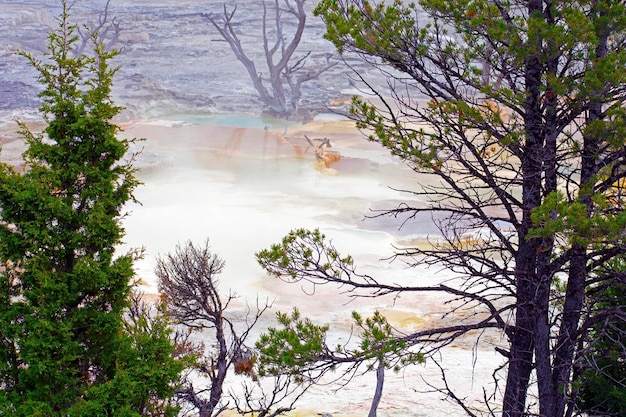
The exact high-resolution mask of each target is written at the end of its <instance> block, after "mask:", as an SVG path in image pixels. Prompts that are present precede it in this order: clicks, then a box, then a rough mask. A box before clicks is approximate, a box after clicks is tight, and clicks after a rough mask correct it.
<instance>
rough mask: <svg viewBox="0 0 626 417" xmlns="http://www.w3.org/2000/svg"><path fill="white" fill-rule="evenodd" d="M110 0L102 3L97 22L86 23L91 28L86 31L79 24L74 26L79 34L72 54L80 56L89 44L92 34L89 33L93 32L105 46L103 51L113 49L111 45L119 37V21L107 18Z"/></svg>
mask: <svg viewBox="0 0 626 417" xmlns="http://www.w3.org/2000/svg"><path fill="white" fill-rule="evenodd" d="M110 3H111V0H107V2H106V4H105V5H104V10H102V12H100V14H99V15H98V23H97V24H90V25H88V26H89V28H91V29H90V30H89V31H86V30H85V29H84V28H81V27H80V26H77V27H76V30H77V32H78V35H79V36H80V43H77V45H76V47H75V48H74V50H73V51H72V52H73V54H74V56H80V55H82V54H83V52H84V51H85V47H86V46H87V45H88V44H89V42H90V41H91V39H92V35H91V34H90V33H95V34H97V36H98V39H99V40H100V41H101V42H102V43H103V45H104V46H105V51H106V52H108V51H110V50H111V49H113V45H115V43H116V42H117V41H118V39H119V37H120V32H121V29H120V22H119V21H118V20H117V19H116V18H115V17H113V18H109V4H110Z"/></svg>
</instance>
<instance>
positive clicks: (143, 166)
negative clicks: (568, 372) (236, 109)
mask: <svg viewBox="0 0 626 417" xmlns="http://www.w3.org/2000/svg"><path fill="white" fill-rule="evenodd" d="M224 117H225V118H224V119H222V120H228V118H232V117H234V116H232V115H229V116H228V117H226V116H224ZM193 120H194V121H196V122H197V121H200V120H199V119H197V118H196V119H193ZM212 121H214V120H210V121H209V122H212ZM205 123H206V120H205ZM249 125H250V124H249ZM249 125H248V126H249ZM251 125H252V126H254V127H233V126H224V125H216V124H193V123H189V122H188V121H182V118H181V117H177V121H171V120H169V121H151V122H136V123H134V124H133V125H130V126H128V127H126V129H125V135H126V136H128V137H145V138H147V139H146V140H145V141H143V142H141V143H140V144H139V147H140V148H142V149H143V150H142V153H141V155H139V156H138V157H137V162H136V165H137V167H138V168H139V169H140V171H139V173H138V176H139V178H140V179H141V180H142V181H143V183H144V184H143V185H142V186H140V187H139V188H138V190H137V192H136V197H137V199H138V200H139V201H140V202H141V205H137V204H131V205H129V207H128V210H129V216H128V217H127V218H125V220H124V225H125V228H126V239H125V242H126V244H125V246H124V249H128V248H136V247H144V248H145V257H144V259H142V260H140V261H139V262H138V263H137V265H136V269H137V274H138V277H139V278H141V280H142V282H143V290H144V291H146V292H147V293H149V294H150V293H156V291H157V288H156V282H155V276H154V266H155V264H156V257H157V256H158V255H159V254H161V255H164V254H166V253H168V252H171V251H173V250H174V248H175V246H176V244H177V243H184V242H186V241H187V240H191V241H193V242H195V243H202V242H203V241H204V240H205V239H207V238H208V239H209V240H210V244H211V247H212V250H213V251H214V253H216V254H218V255H219V256H220V257H222V258H223V259H224V260H225V262H226V267H225V270H224V272H223V274H222V275H221V278H220V288H221V290H222V293H223V294H224V295H225V296H226V295H227V294H228V291H229V290H232V291H233V292H235V293H237V294H238V295H239V298H238V299H237V300H236V301H235V302H234V303H233V313H234V314H245V313H244V312H245V310H246V308H247V307H249V306H251V307H254V306H255V305H256V302H257V299H259V300H261V301H264V300H265V299H268V300H270V301H271V302H273V308H272V310H270V311H269V312H268V313H266V316H265V317H264V319H263V321H262V322H261V323H260V324H259V327H258V329H257V331H259V332H260V331H263V330H264V328H266V327H267V326H268V325H275V322H274V314H275V312H276V311H284V312H287V311H290V310H291V308H292V307H294V306H296V307H298V308H299V309H300V310H301V311H302V312H303V313H304V314H305V315H307V316H309V317H311V318H312V319H313V320H314V321H315V322H316V323H318V324H329V325H330V326H331V337H333V340H336V341H338V342H345V341H347V340H349V339H350V338H351V337H352V339H354V340H355V337H354V335H351V333H352V328H351V320H350V313H351V311H353V310H357V311H359V312H360V313H361V314H363V315H366V316H367V315H368V314H372V313H373V311H374V310H380V311H381V312H382V313H383V314H385V315H387V316H388V317H389V320H390V322H391V323H392V324H393V325H394V326H396V327H398V328H399V329H400V330H404V331H410V330H415V329H417V328H419V327H420V326H425V325H428V322H429V320H431V319H439V317H440V316H441V314H442V313H443V312H445V311H446V309H447V308H449V307H447V306H446V305H444V304H443V302H442V299H440V298H438V297H437V296H426V295H406V294H401V295H400V296H399V297H396V298H392V297H381V298H373V299H372V298H365V299H355V300H352V299H351V298H350V297H349V296H348V295H347V294H345V293H343V291H342V290H341V289H338V288H332V287H329V286H324V287H317V288H313V287H310V286H306V285H304V286H303V285H300V284H287V283H285V282H283V281H281V280H279V279H277V278H272V277H268V276H267V275H266V274H265V272H264V271H263V270H262V269H261V267H260V266H258V265H257V263H256V261H255V257H254V254H255V253H256V252H258V251H260V250H262V249H265V248H269V246H270V245H271V244H272V243H277V242H279V241H280V239H281V238H282V237H283V236H284V235H286V234H287V233H288V232H289V231H290V230H292V229H294V228H300V227H304V228H309V229H313V228H316V227H317V228H319V229H320V230H321V231H322V232H323V233H324V234H325V235H326V236H327V237H329V238H330V239H332V242H333V244H334V245H335V246H336V247H337V248H338V249H339V251H340V252H341V253H342V254H344V255H345V254H351V255H352V256H353V257H354V258H355V263H356V265H357V266H358V268H359V269H358V270H359V272H362V273H368V274H370V275H372V276H373V277H375V278H377V279H381V280H383V281H385V280H386V281H390V282H401V283H406V284H413V285H416V284H417V285H428V284H432V283H434V282H435V280H437V281H439V280H442V279H445V278H446V277H450V276H451V275H450V274H449V273H446V272H444V271H440V270H439V269H427V268H424V267H418V268H407V267H406V266H405V265H403V264H402V263H401V262H393V263H392V262H390V261H389V260H387V259H384V258H388V257H389V256H391V255H392V254H393V248H392V245H393V244H398V243H399V242H402V241H406V240H415V239H420V240H423V239H424V238H425V237H426V236H434V235H435V234H436V233H437V230H436V228H435V227H434V225H433V222H432V219H430V218H423V219H418V220H416V221H412V222H409V223H407V224H406V225H405V227H404V228H401V229H400V228H399V227H400V224H401V223H402V220H403V219H394V218H389V217H378V218H372V219H370V218H367V217H368V216H371V215H372V214H374V212H373V211H372V210H380V209H383V208H392V207H395V206H396V205H398V204H399V203H400V202H403V201H404V202H409V203H412V204H414V205H417V204H420V202H419V201H415V200H414V197H412V196H411V195H408V194H406V193H402V192H399V191H395V190H393V189H392V188H390V187H393V188H397V189H411V188H412V187H413V186H414V184H415V182H416V181H425V180H426V179H425V178H420V177H418V176H416V175H415V174H414V173H413V172H412V171H411V170H410V169H408V168H407V167H406V166H404V165H403V164H401V163H400V161H398V160H396V159H394V158H392V157H391V156H389V155H388V153H387V152H386V151H385V150H384V149H382V148H381V147H380V146H379V145H377V144H373V143H368V142H367V141H366V140H365V139H364V138H363V137H362V135H361V134H360V133H358V132H357V131H356V130H354V129H353V128H350V125H349V124H348V122H328V123H326V122H317V123H313V124H311V125H306V126H291V127H289V128H287V129H285V128H284V127H283V128H280V129H278V130H276V128H273V127H267V128H264V127H256V126H255V125H254V123H252V124H251ZM264 126H267V125H264ZM332 131H334V133H332ZM305 134H306V135H307V136H308V137H309V138H311V139H313V140H315V139H319V138H322V137H329V138H330V139H331V143H332V148H330V149H329V151H333V152H337V153H339V154H340V155H341V158H340V160H339V161H338V162H336V163H335V164H333V165H330V166H329V167H326V166H324V164H322V163H321V162H320V161H318V160H316V157H315V152H314V148H313V147H311V146H310V145H309V144H308V142H307V141H306V140H305V139H304V135H305ZM138 149H139V148H138ZM412 199H413V200H414V201H411V200H412ZM307 294H308V295H307ZM237 311H239V312H240V313H237ZM242 317H243V316H242ZM449 355H450V356H449V358H448V359H447V360H446V361H447V363H448V364H455V365H454V366H458V367H463V369H465V371H464V372H465V373H466V375H464V376H463V377H462V378H463V379H462V382H460V384H461V386H463V387H464V392H471V391H472V385H471V381H472V380H473V379H474V378H475V377H477V376H476V372H474V371H472V369H471V367H472V364H473V359H472V355H473V354H472V342H471V341H469V344H468V345H467V346H465V347H464V348H460V347H459V348H456V349H453V350H452V351H451V353H450V354H449ZM485 355H488V356H486V357H487V358H489V360H493V359H494V357H493V355H491V354H485ZM482 358H483V359H484V358H485V356H484V355H483V357H482ZM485 369H487V370H488V367H487V368H485ZM478 373H479V374H480V371H478ZM427 375H430V376H429V378H430V380H431V381H435V382H436V381H437V380H438V375H437V370H436V369H435V368H434V367H432V368H431V367H429V365H428V364H427V365H426V366H423V365H417V366H412V367H409V368H407V369H406V370H404V371H402V372H401V373H400V374H394V372H393V371H388V372H387V379H386V388H385V394H384V396H383V401H382V403H381V406H380V412H379V415H381V416H447V415H459V414H458V412H459V410H458V409H456V408H454V407H452V406H450V405H446V406H444V407H443V408H442V407H441V404H442V403H441V401H440V399H439V396H438V395H436V394H432V393H431V394H429V395H425V394H420V395H418V394H414V390H415V389H420V386H421V389H423V390H425V389H426V388H425V386H424V384H423V382H422V379H421V376H427ZM487 376H488V375H487ZM487 376H481V377H485V378H486V377H487ZM468 381H470V382H469V385H468ZM374 385H375V380H374V374H373V373H371V372H370V373H368V374H366V375H364V376H362V377H358V378H356V379H355V381H354V382H352V383H350V385H348V387H347V388H345V389H344V390H342V391H339V393H337V394H335V391H334V389H336V388H337V387H338V386H337V385H336V384H334V385H328V386H320V387H316V388H315V389H314V390H312V392H311V394H310V395H307V396H305V398H304V399H303V400H302V402H301V403H300V407H299V408H302V407H304V408H305V409H310V410H315V411H318V412H331V413H333V414H334V415H335V416H342V415H355V416H358V415H366V414H367V410H368V407H369V401H370V398H371V395H372V393H373V389H374ZM479 386H480V385H477V386H476V391H477V393H476V395H479V394H480V392H479V390H478V387H479ZM468 390H469V391H468ZM443 404H446V403H443Z"/></svg>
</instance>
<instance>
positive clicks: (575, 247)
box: [260, 0, 626, 417]
mask: <svg viewBox="0 0 626 417" xmlns="http://www.w3.org/2000/svg"><path fill="white" fill-rule="evenodd" d="M316 13H318V14H319V15H320V16H322V18H323V19H324V21H325V23H326V25H327V32H326V37H327V39H329V40H331V41H332V42H334V44H335V45H336V46H337V48H338V49H339V51H340V52H341V53H342V54H344V56H346V57H347V56H349V57H350V59H351V60H352V59H354V57H355V55H356V56H357V57H358V58H360V59H361V65H364V66H366V67H367V70H365V71H359V73H357V77H360V80H362V81H363V82H364V84H365V85H366V86H367V87H368V88H369V90H370V92H371V96H372V97H373V98H374V99H373V100H370V99H369V98H368V97H364V96H362V97H355V98H354V100H353V105H352V108H351V115H352V117H353V118H354V119H355V120H356V122H357V126H359V127H360V128H361V129H363V130H364V131H365V132H366V134H367V135H368V138H369V139H370V140H372V141H375V142H377V143H380V144H381V145H382V146H384V147H385V148H387V149H388V150H389V151H390V152H391V153H392V154H393V155H395V156H397V157H399V158H401V159H402V160H403V161H405V162H406V163H407V164H408V165H409V166H410V167H411V168H412V169H413V170H414V171H415V172H417V173H419V174H420V175H429V176H430V177H431V178H430V179H428V180H426V181H423V182H421V183H416V184H415V188H414V189H411V190H406V191H407V192H409V193H411V194H412V195H413V196H414V197H415V199H417V200H420V201H422V202H423V203H422V204H420V205H416V206H409V205H404V204H403V205H400V206H398V207H397V208H391V209H390V210H388V212H387V214H390V215H394V216H398V217H402V218H404V219H405V220H406V222H407V223H409V222H412V221H414V220H415V219H417V218H423V217H422V216H424V215H425V217H429V216H432V217H433V218H434V219H436V225H437V226H438V228H439V231H440V234H439V235H437V236H433V237H432V239H431V240H429V243H430V244H429V245H424V246H419V245H418V246H416V247H410V248H406V249H398V256H399V257H404V259H405V260H407V262H409V263H410V264H414V265H436V266H437V268H441V267H445V268H446V269H448V270H449V271H452V272H454V273H455V275H456V276H457V277H458V279H456V280H447V281H446V282H442V283H441V284H440V285H433V286H409V285H402V283H394V284H384V283H382V282H381V281H377V280H375V279H374V278H372V277H369V276H367V275H359V274H357V273H356V270H355V266H354V265H353V263H352V259H351V258H344V257H341V256H338V255H337V254H336V252H334V251H333V250H332V247H329V246H328V244H326V243H324V242H323V241H322V240H320V239H316V238H315V233H314V232H309V233H299V234H297V235H295V236H291V237H288V238H285V240H283V243H282V244H279V245H275V246H274V247H272V249H271V250H270V251H268V252H263V253H262V254H261V255H262V256H261V259H260V260H261V263H262V265H263V266H264V267H265V268H266V269H268V271H270V273H272V274H275V275H279V276H283V277H285V278H287V279H289V280H300V279H305V280H309V281H313V282H314V283H316V284H321V283H327V282H335V283H337V284H339V285H342V286H343V288H346V287H348V288H350V290H351V291H352V295H354V294H358V293H361V294H363V293H364V292H367V295H370V296H371V294H372V293H373V294H389V293H400V292H401V293H402V294H406V293H409V292H415V293H418V292H431V293H432V292H438V293H442V294H447V295H448V296H449V297H450V299H451V300H456V301H459V302H461V303H462V304H461V305H462V308H467V309H468V310H470V309H471V310H472V311H474V312H475V314H474V315H473V316H472V319H467V318H466V320H464V321H463V323H460V324H458V325H449V326H446V325H442V326H441V327H438V328H434V329H428V330H425V331H417V332H415V333H414V334H412V335H411V336H409V337H407V340H410V342H411V343H412V344H423V345H428V346H430V348H434V349H436V348H439V347H442V346H445V345H446V344H449V343H450V342H451V341H452V340H454V339H455V338H457V337H459V336H461V335H465V334H468V333H469V332H471V331H473V330H476V329H490V328H491V329H500V330H501V331H502V334H503V335H504V336H505V340H506V341H507V344H508V346H507V347H506V349H502V348H500V347H498V349H497V350H498V351H499V352H500V353H502V354H503V358H504V361H506V366H504V367H503V369H505V370H506V375H502V380H503V381H502V382H503V384H501V386H502V387H503V390H502V391H500V389H499V387H498V388H496V389H495V390H494V391H493V396H492V397H486V399H487V401H486V402H487V404H486V406H488V407H492V408H490V413H491V414H492V415H499V416H503V417H521V416H525V415H530V414H537V415H541V416H544V417H561V416H564V415H568V416H569V415H572V414H573V413H575V412H576V394H577V390H576V384H574V383H573V382H574V374H575V372H574V371H575V367H576V366H577V364H578V363H579V362H580V361H581V354H582V353H583V351H584V350H586V347H585V343H586V342H587V340H588V339H587V338H586V335H587V334H588V333H589V331H590V330H591V329H597V327H596V326H594V322H595V320H594V318H599V317H603V318H606V319H608V318H609V316H610V317H611V318H612V319H613V320H614V322H615V323H621V325H623V323H624V315H623V313H620V312H619V311H616V310H615V309H610V308H605V309H603V310H601V311H600V312H601V314H600V315H598V314H597V313H598V309H600V308H601V307H602V305H603V304H601V303H595V302H594V301H595V300H597V298H596V297H595V295H597V294H603V296H609V292H608V291H607V290H608V289H609V288H610V287H611V286H615V285H617V284H620V285H623V284H624V283H625V280H624V275H623V274H618V273H615V271H612V273H606V272H603V271H602V266H608V265H610V262H611V260H612V259H614V258H616V257H619V256H621V255H622V254H623V253H624V252H625V251H626V242H625V241H624V236H625V233H624V231H625V229H626V211H624V204H625V201H624V193H623V191H624V181H625V178H626V169H625V167H626V147H625V141H624V140H625V138H626V134H625V132H626V108H625V107H626V106H625V103H626V89H625V88H624V86H625V85H626V5H625V4H624V2H623V1H614V0H580V1H573V2H572V1H562V0H555V1H542V0H519V1H518V0H514V1H506V0H505V1H502V0H445V1H444V0H421V1H420V2H419V5H416V4H413V3H411V4H409V3H403V2H402V1H400V0H395V1H393V2H391V1H389V2H388V3H384V2H382V1H380V2H379V1H368V0H322V1H321V2H320V3H319V4H318V6H317V8H316ZM376 70H380V73H381V74H382V76H384V77H386V78H387V79H388V83H387V88H385V87H379V86H378V84H376V83H375V82H374V81H373V80H371V79H369V78H368V77H369V74H371V73H372V72H374V71H376ZM383 214H384V213H383ZM381 215H382V214H381ZM604 305H605V306H608V304H604ZM618 343H619V345H620V346H621V347H623V346H624V343H623V340H619V341H618ZM598 347H600V346H598ZM581 349H582V350H581ZM496 375H498V373H496ZM533 375H534V376H533ZM533 385H534V387H533V388H534V389H531V387H532V386H533ZM443 390H444V391H446V393H447V394H448V398H451V399H453V400H454V401H455V402H457V403H458V404H459V405H460V406H461V407H463V408H464V410H465V411H467V412H468V413H470V414H471V413H472V411H471V410H470V408H468V404H466V403H465V402H464V401H463V400H462V396H456V395H454V393H452V392H450V391H449V386H448V385H447V384H445V383H444V388H443ZM534 392H536V393H537V401H536V407H535V401H532V400H531V401H529V400H528V399H529V396H530V395H533V394H532V393H534ZM495 404H502V405H501V409H500V406H498V407H496V406H495ZM622 411H623V410H622ZM476 413H478V412H476Z"/></svg>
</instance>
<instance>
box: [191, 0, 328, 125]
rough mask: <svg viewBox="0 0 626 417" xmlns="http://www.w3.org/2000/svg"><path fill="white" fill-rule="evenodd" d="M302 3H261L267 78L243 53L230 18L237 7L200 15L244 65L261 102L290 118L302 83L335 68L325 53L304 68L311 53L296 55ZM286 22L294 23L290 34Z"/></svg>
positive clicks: (303, 16) (303, 15) (284, 0)
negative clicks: (316, 62)
mask: <svg viewBox="0 0 626 417" xmlns="http://www.w3.org/2000/svg"><path fill="white" fill-rule="evenodd" d="M268 3H269V4H270V5H268ZM304 3H305V0H282V1H281V0H273V2H272V1H266V0H263V2H262V4H263V17H262V19H263V20H262V28H263V29H262V34H261V39H262V43H263V45H262V47H263V54H264V57H265V67H266V68H265V69H266V71H267V73H266V75H264V73H263V71H262V70H259V69H258V68H257V63H255V61H254V60H253V59H251V58H250V54H249V53H246V51H245V49H244V46H243V44H242V42H241V39H240V38H239V35H238V33H237V31H236V30H235V22H234V21H233V19H234V17H235V13H236V11H237V7H236V6H235V7H233V9H232V10H228V8H227V6H226V4H224V11H223V13H222V14H221V15H216V14H210V13H204V14H203V16H204V17H205V18H206V19H207V20H208V21H209V22H210V23H211V24H212V25H213V26H214V27H215V29H216V30H217V31H218V32H219V34H220V35H221V36H222V38H223V39H224V40H225V41H226V42H228V44H229V45H230V48H231V50H232V51H233V54H234V55H235V57H236V58H237V59H238V60H239V61H240V62H241V63H242V64H243V65H244V67H245V68H246V70H247V72H248V75H249V76H250V79H251V80H252V83H253V85H254V88H255V89H256V91H257V92H258V94H259V96H260V98H261V101H262V102H263V103H264V104H265V105H266V106H267V107H269V108H270V109H271V110H272V111H273V112H274V113H275V114H277V115H279V116H281V117H289V116H292V115H293V114H294V113H295V111H296V109H297V106H298V103H299V101H300V98H301V97H302V84H304V83H305V82H307V81H311V80H314V79H316V78H318V77H319V76H320V75H321V74H322V73H324V72H326V71H328V70H329V69H330V68H332V67H333V66H335V65H336V63H334V62H331V56H332V55H331V54H327V55H326V59H325V61H324V62H321V63H318V64H317V65H316V66H315V67H311V68H307V67H306V65H305V64H306V61H307V59H308V58H309V57H310V55H311V52H307V53H305V54H301V55H298V54H297V53H296V52H297V49H298V45H299V44H300V41H301V40H302V34H303V32H304V29H305V26H306V17H307V16H306V10H305V8H304ZM289 20H295V23H296V28H295V31H294V32H293V33H287V30H286V29H285V27H286V26H287V24H286V23H287V22H288V21H289ZM268 83H269V85H268Z"/></svg>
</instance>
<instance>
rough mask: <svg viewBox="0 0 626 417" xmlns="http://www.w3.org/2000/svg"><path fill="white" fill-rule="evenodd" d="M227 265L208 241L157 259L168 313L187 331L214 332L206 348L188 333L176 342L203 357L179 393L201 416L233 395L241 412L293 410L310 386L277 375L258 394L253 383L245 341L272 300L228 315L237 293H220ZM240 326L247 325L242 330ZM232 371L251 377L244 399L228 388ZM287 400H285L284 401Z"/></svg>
mask: <svg viewBox="0 0 626 417" xmlns="http://www.w3.org/2000/svg"><path fill="white" fill-rule="evenodd" d="M223 269H224V261H223V260H222V259H221V258H219V257H218V256H217V255H215V254H213V253H212V252H211V250H210V247H209V242H208V240H207V241H205V243H204V245H203V246H196V245H194V244H192V243H191V242H187V243H186V244H185V245H184V246H181V245H178V246H177V247H176V250H175V252H174V253H173V254H168V255H166V256H165V257H162V258H159V259H158V261H157V267H156V275H157V277H158V281H159V291H160V292H161V294H162V296H163V298H164V302H165V305H166V311H167V314H168V315H169V317H170V318H171V319H172V320H173V321H174V322H175V323H177V324H178V325H179V326H181V327H183V328H185V329H188V330H189V331H192V332H200V334H201V336H202V337H206V336H207V333H210V337H211V339H210V340H211V342H210V343H208V345H209V346H210V349H211V350H210V351H208V352H207V351H205V349H204V347H205V343H199V342H193V341H192V337H191V333H189V332H187V333H185V334H184V337H182V338H181V339H180V340H179V341H178V345H179V346H181V348H182V349H184V350H187V351H192V352H196V353H199V356H200V357H199V359H198V361H197V362H196V364H195V365H194V366H193V369H192V370H191V371H193V372H190V373H188V375H187V377H186V378H185V381H184V386H183V387H182V388H181V389H179V390H178V391H177V397H178V399H179V400H181V401H183V402H185V403H187V404H190V405H191V406H192V407H193V408H195V409H197V410H198V414H199V416H200V417H212V416H216V415H218V414H220V413H221V412H223V411H224V410H226V409H227V408H229V407H230V406H229V401H228V399H227V397H229V396H230V397H232V399H233V401H234V408H235V409H237V410H239V412H241V413H256V414H258V415H259V416H275V415H278V414H282V413H284V412H286V411H290V410H292V409H293V407H294V404H295V401H296V400H297V399H298V398H299V397H300V396H301V395H302V393H303V392H304V390H306V389H304V390H303V389H302V387H301V386H300V387H295V386H294V385H295V384H293V382H292V381H288V380H285V379H284V378H283V379H279V378H273V382H272V383H271V384H270V385H272V386H271V388H270V391H271V392H269V393H268V392H264V391H262V392H263V394H264V395H262V396H255V394H256V392H257V391H258V389H255V388H254V387H255V386H256V384H257V382H258V379H259V376H258V374H257V371H256V353H255V351H254V349H253V348H251V347H248V346H247V345H246V340H247V339H248V338H249V336H250V331H251V330H252V329H253V327H254V326H255V325H256V324H257V322H258V320H259V318H260V317H261V316H262V315H263V313H265V312H266V310H267V309H268V308H270V304H269V303H268V302H265V303H263V304H261V303H257V305H256V307H255V309H254V311H250V310H249V311H248V312H247V313H246V315H245V320H244V323H236V322H235V321H234V319H232V318H230V317H229V314H228V308H229V306H230V303H231V302H232V301H233V300H234V299H235V295H234V294H233V293H230V294H229V295H228V296H227V297H226V298H225V299H224V298H222V296H221V295H220V292H219V281H218V279H217V278H218V275H219V274H220V273H221V272H222V271H223ZM238 327H243V329H242V330H238ZM231 372H234V373H235V374H237V375H244V376H247V377H249V379H250V381H251V383H249V384H248V383H244V385H243V390H244V393H243V397H241V398H240V397H237V396H236V394H235V393H234V392H231V393H226V392H224V390H225V381H226V378H227V376H228V375H229V374H230V373H231ZM194 373H196V374H198V375H200V376H202V377H206V378H208V380H209V386H208V387H206V388H200V389H199V388H197V385H198V384H197V383H196V385H194V382H193V381H192V380H193V374H194ZM270 379H272V378H270ZM259 387H260V385H259ZM259 389H260V388H259ZM283 402H284V403H285V404H286V405H280V404H282V403H283Z"/></svg>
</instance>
